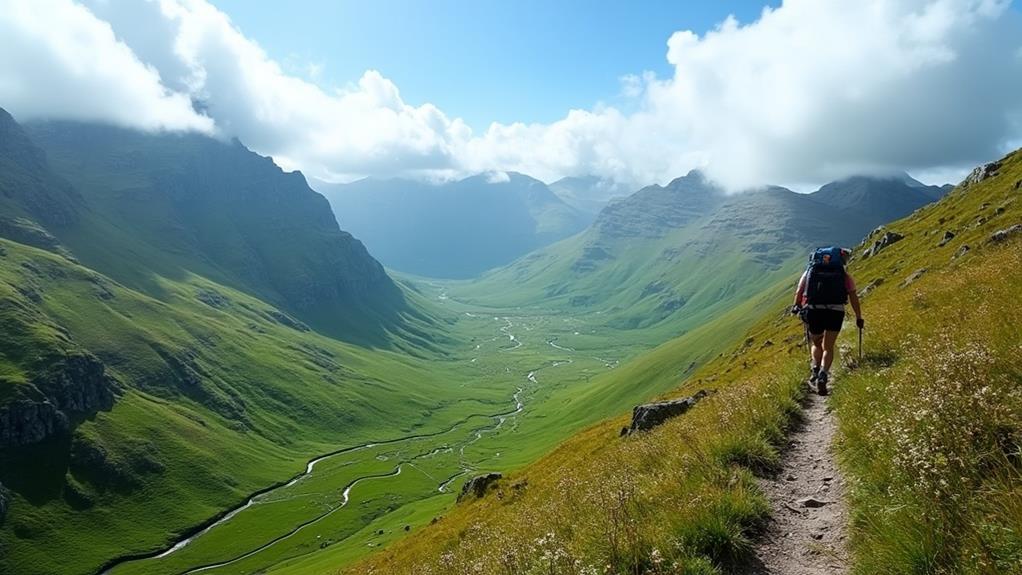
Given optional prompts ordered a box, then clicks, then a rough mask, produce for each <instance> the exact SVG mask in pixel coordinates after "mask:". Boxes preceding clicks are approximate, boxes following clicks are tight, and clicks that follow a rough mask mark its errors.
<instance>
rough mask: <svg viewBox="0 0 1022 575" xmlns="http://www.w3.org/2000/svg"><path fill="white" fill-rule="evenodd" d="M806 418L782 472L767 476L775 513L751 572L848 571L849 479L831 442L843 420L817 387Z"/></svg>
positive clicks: (811, 574) (807, 574)
mask: <svg viewBox="0 0 1022 575" xmlns="http://www.w3.org/2000/svg"><path fill="white" fill-rule="evenodd" d="M804 417H805V421H804V424H803V425H801V426H800V427H799V428H797V429H796V430H795V431H794V432H793V433H792V434H791V435H790V436H789V438H788V449H787V452H786V453H785V454H784V457H783V459H782V465H783V467H782V469H781V472H780V473H779V474H778V475H777V477H775V478H771V479H763V480H761V483H760V487H761V488H762V489H763V491H764V492H765V493H766V494H767V496H768V497H769V498H770V502H771V505H772V507H773V509H772V518H771V521H770V523H769V525H768V526H767V530H766V532H765V533H764V534H763V536H762V537H761V538H760V540H759V543H758V545H757V546H756V559H757V560H756V562H755V565H753V566H752V568H751V569H749V570H748V571H746V574H747V575H765V574H770V575H823V574H828V575H834V574H839V575H840V574H843V573H847V572H848V555H847V551H846V543H847V541H846V531H845V528H846V525H847V523H848V510H847V508H846V506H845V501H844V495H845V484H844V481H843V479H842V477H841V474H840V472H839V470H838V468H837V465H836V463H835V461H834V455H833V453H832V451H831V445H832V443H833V440H834V433H835V431H836V426H837V423H836V422H835V420H834V416H833V415H832V414H831V413H829V412H828V410H827V405H826V398H824V397H820V396H818V395H816V394H815V393H811V394H810V395H809V398H808V399H807V401H806V409H805V412H804Z"/></svg>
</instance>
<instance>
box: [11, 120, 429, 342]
mask: <svg viewBox="0 0 1022 575" xmlns="http://www.w3.org/2000/svg"><path fill="white" fill-rule="evenodd" d="M25 130H26V132H27V134H28V136H29V137H30V138H31V139H32V141H33V143H34V144H35V145H37V146H38V147H39V148H41V149H42V150H43V151H45V153H46V155H47V157H48V160H49V164H50V166H52V171H53V172H55V173H56V174H58V175H59V176H60V177H62V178H63V179H65V180H67V181H68V182H70V183H71V184H72V185H73V186H74V187H75V189H76V191H77V192H78V193H80V194H81V197H82V198H83V200H84V202H85V203H86V204H87V205H88V210H86V211H84V212H83V213H82V217H81V218H80V221H79V222H78V223H77V224H76V225H74V226H67V227H66V228H63V229H55V230H50V231H51V233H53V234H54V235H56V236H57V237H58V238H59V239H60V240H61V242H62V243H64V244H66V246H67V247H68V249H70V250H71V251H72V252H74V253H75V254H76V257H78V258H79V259H80V260H81V261H82V263H83V264H85V265H86V266H88V267H91V268H93V269H95V270H97V271H99V272H101V273H103V274H105V275H107V276H108V277H111V278H113V279H116V280H117V281H119V282H121V283H123V284H125V285H127V286H129V287H132V288H134V289H137V290H140V291H143V292H145V293H148V294H149V295H152V296H154V297H156V298H161V297H162V294H161V293H160V288H159V285H158V282H154V281H153V278H154V277H156V276H160V277H164V278H169V279H174V280H177V279H181V278H183V277H186V276H188V275H189V274H194V275H200V276H203V277H206V278H209V279H211V280H213V281H216V282H217V283H221V284H224V285H229V286H231V287H234V288H235V289H238V290H241V291H245V292H246V293H249V294H250V295H253V296H255V297H258V298H260V299H262V300H264V301H268V302H271V303H273V304H274V305H276V306H277V307H280V308H282V309H286V310H287V311H289V312H290V313H291V314H292V315H295V316H297V317H298V318H300V319H302V320H303V321H305V322H306V323H308V324H310V325H313V326H314V327H316V328H318V329H320V330H321V331H326V332H328V333H330V334H331V335H334V336H335V337H341V338H344V339H347V340H350V341H357V342H359V343H368V344H372V345H386V344H387V343H388V337H387V334H386V332H385V329H386V328H395V326H399V325H400V324H401V323H402V318H401V314H402V313H410V312H411V311H412V310H411V309H410V306H407V305H406V303H405V302H404V301H403V299H402V297H401V292H400V290H399V289H398V288H397V286H395V285H394V283H393V282H392V281H391V280H390V278H389V277H388V276H387V275H386V274H385V273H384V270H383V267H382V266H381V265H380V264H379V263H378V262H377V261H376V260H374V259H373V258H372V256H371V255H370V254H369V253H368V252H367V251H366V249H365V248H364V247H363V245H362V243H361V242H359V241H358V240H357V239H356V238H354V237H352V236H351V234H349V233H347V232H345V231H342V230H341V229H340V228H339V227H338V226H337V223H336V221H335V220H334V218H333V215H332V213H331V211H330V207H329V204H328V203H327V201H326V200H325V199H324V198H323V197H322V196H320V195H319V194H317V193H316V192H314V191H312V190H311V189H310V188H309V187H308V185H307V184H306V182H305V178H304V177H303V176H302V174H301V173H298V172H290V173H286V172H284V171H282V170H281V169H280V168H279V167H277V166H276V164H274V162H273V160H272V159H271V158H267V157H262V156H259V155H257V154H255V153H253V152H252V151H250V150H248V149H247V148H246V147H245V146H243V145H242V144H241V143H240V142H238V141H234V142H223V141H220V140H216V139H213V138H210V137H206V136H202V135H196V134H172V133H155V134H151V133H143V132H137V131H132V130H126V129H119V128H114V127H109V126H100V125H92V124H82V123H74V122H53V123H31V124H28V125H27V126H26V127H25Z"/></svg>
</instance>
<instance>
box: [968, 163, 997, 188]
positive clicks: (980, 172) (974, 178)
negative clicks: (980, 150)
mask: <svg viewBox="0 0 1022 575" xmlns="http://www.w3.org/2000/svg"><path fill="white" fill-rule="evenodd" d="M1000 168H1001V163H1000V162H990V163H989V164H984V165H982V166H979V167H977V168H976V169H975V170H973V171H972V172H971V173H970V174H969V175H968V176H966V177H965V179H964V180H962V187H968V186H971V185H973V184H978V183H980V182H982V181H983V180H985V179H987V178H992V177H994V176H996V175H997V170H999V169H1000Z"/></svg>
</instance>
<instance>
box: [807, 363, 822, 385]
mask: <svg viewBox="0 0 1022 575" xmlns="http://www.w3.org/2000/svg"><path fill="white" fill-rule="evenodd" d="M818 377H820V368H819V366H816V365H814V366H813V367H812V368H811V369H810V370H809V383H811V384H812V385H816V379H817V378H818Z"/></svg>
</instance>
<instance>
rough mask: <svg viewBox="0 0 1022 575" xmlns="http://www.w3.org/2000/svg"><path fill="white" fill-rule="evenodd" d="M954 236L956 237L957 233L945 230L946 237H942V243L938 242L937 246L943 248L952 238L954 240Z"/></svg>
mask: <svg viewBox="0 0 1022 575" xmlns="http://www.w3.org/2000/svg"><path fill="white" fill-rule="evenodd" d="M954 238H955V233H954V232H952V231H951V230H947V231H946V232H944V237H942V238H941V239H940V243H939V244H937V247H940V248H942V247H944V246H946V245H947V243H948V242H950V241H951V240H953V239H954Z"/></svg>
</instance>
